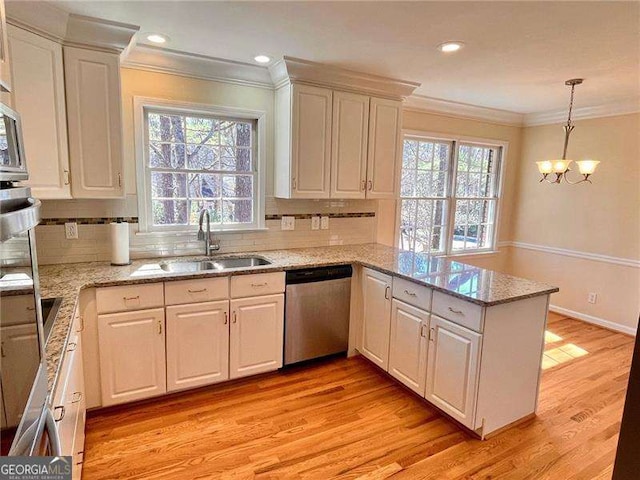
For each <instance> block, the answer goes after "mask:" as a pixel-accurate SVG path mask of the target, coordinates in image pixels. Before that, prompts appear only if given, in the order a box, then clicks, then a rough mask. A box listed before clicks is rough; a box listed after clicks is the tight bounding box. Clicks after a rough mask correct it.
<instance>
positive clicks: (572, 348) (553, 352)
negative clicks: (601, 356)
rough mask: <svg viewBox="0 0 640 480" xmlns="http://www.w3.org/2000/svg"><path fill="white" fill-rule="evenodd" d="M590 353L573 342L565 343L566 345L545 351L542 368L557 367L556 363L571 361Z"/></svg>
mask: <svg viewBox="0 0 640 480" xmlns="http://www.w3.org/2000/svg"><path fill="white" fill-rule="evenodd" d="M588 354H589V352H587V351H586V350H585V349H584V348H580V347H579V346H577V345H575V344H573V343H565V344H564V345H561V346H559V347H556V348H552V349H550V350H547V351H546V352H544V355H543V357H542V369H543V370H546V369H548V368H552V367H555V366H556V365H560V364H562V363H566V362H570V361H571V360H575V359H576V358H580V357H584V356H585V355H588Z"/></svg>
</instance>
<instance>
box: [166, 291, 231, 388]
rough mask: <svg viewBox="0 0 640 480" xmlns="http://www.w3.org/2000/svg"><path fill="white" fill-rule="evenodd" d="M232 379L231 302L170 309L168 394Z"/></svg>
mask: <svg viewBox="0 0 640 480" xmlns="http://www.w3.org/2000/svg"><path fill="white" fill-rule="evenodd" d="M228 378H229V301H228V300H222V301H219V302H204V303H195V304H187V305H177V306H172V307H167V391H169V392H172V391H176V390H184V389H186V388H193V387H200V386H203V385H209V384H212V383H217V382H221V381H223V380H227V379H228Z"/></svg>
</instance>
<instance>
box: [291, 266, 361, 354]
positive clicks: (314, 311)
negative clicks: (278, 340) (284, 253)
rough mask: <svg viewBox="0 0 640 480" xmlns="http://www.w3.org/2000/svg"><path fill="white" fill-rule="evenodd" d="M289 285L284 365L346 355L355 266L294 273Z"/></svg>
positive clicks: (312, 269)
mask: <svg viewBox="0 0 640 480" xmlns="http://www.w3.org/2000/svg"><path fill="white" fill-rule="evenodd" d="M286 283H287V288H286V304H285V319H284V322H285V323H284V332H285V333H284V364H285V365H291V364H292V363H297V362H302V361H304V360H310V359H312V358H319V357H324V356H326V355H331V354H335V353H340V352H346V351H347V345H348V342H349V304H350V302H351V265H340V266H336V267H321V268H310V269H304V270H292V271H290V272H287V276H286Z"/></svg>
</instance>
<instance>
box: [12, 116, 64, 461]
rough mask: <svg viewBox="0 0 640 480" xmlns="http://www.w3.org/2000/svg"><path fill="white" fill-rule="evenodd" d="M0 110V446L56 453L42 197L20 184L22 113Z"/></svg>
mask: <svg viewBox="0 0 640 480" xmlns="http://www.w3.org/2000/svg"><path fill="white" fill-rule="evenodd" d="M0 112H1V116H0V356H1V358H0V430H1V432H0V433H1V435H0V449H1V454H2V455H40V454H43V453H46V452H47V451H48V452H49V453H52V454H54V455H56V454H57V452H58V451H59V442H58V440H57V438H58V437H57V431H56V427H55V421H54V420H53V415H52V414H51V409H50V407H49V405H48V404H47V400H48V388H47V365H46V357H45V354H44V345H45V339H44V324H43V314H42V303H41V298H40V290H39V283H38V261H37V258H36V243H35V242H36V238H35V226H36V225H37V224H38V223H39V221H40V201H39V200H37V199H35V198H33V197H32V196H31V189H30V188H29V187H25V186H21V185H19V184H18V183H16V182H17V181H19V180H24V179H26V178H28V175H27V170H26V162H25V159H24V156H23V155H22V153H21V152H22V146H21V144H22V142H21V134H20V119H19V116H18V115H17V114H16V113H15V112H13V111H12V110H10V109H8V108H6V107H4V106H3V105H1V104H0ZM47 437H48V439H47ZM43 443H44V444H48V445H49V447H48V450H47V451H43V450H42V448H43Z"/></svg>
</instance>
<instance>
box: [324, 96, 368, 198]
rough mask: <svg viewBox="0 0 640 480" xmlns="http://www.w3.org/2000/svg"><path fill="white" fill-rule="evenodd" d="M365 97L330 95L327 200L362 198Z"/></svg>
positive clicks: (365, 132) (366, 120) (365, 147)
mask: <svg viewBox="0 0 640 480" xmlns="http://www.w3.org/2000/svg"><path fill="white" fill-rule="evenodd" d="M368 128H369V97H368V96H366V95H356V94H354V93H346V92H333V125H332V133H331V197H332V198H365V187H366V181H367V136H368Z"/></svg>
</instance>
